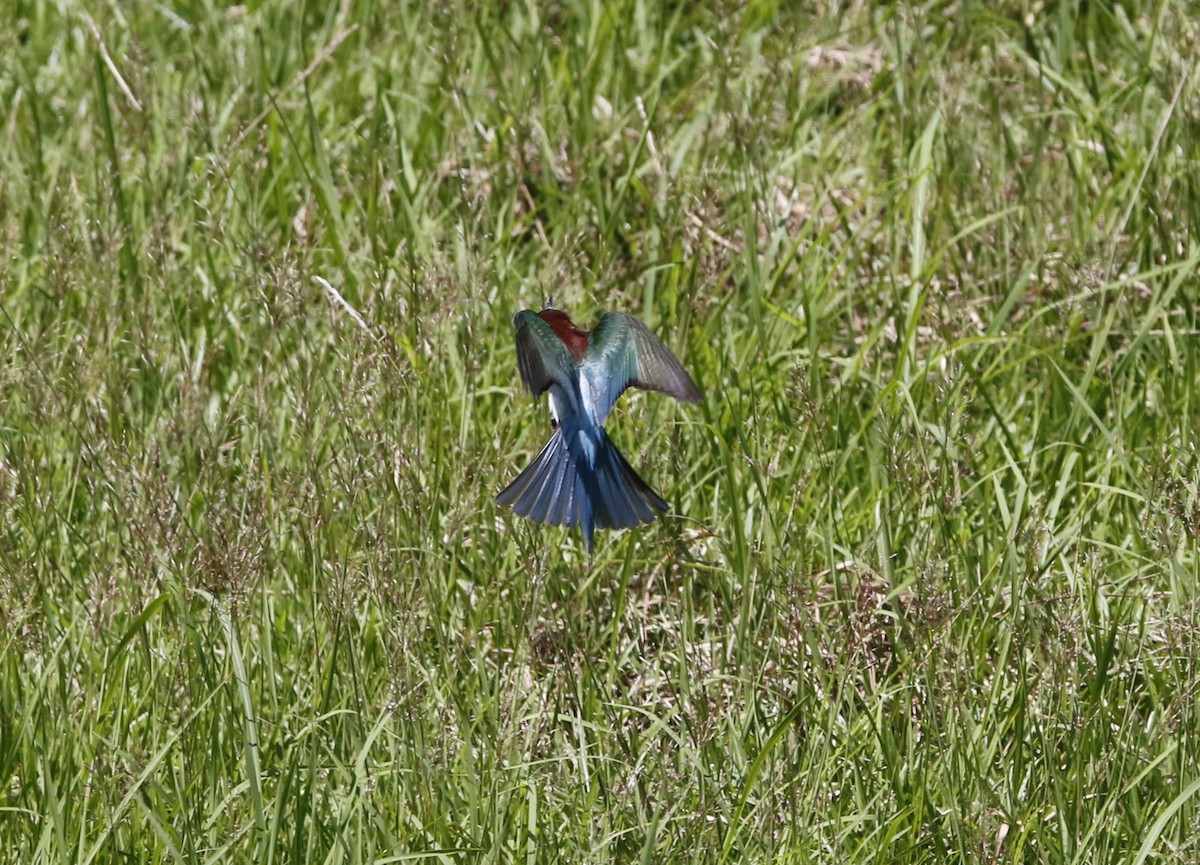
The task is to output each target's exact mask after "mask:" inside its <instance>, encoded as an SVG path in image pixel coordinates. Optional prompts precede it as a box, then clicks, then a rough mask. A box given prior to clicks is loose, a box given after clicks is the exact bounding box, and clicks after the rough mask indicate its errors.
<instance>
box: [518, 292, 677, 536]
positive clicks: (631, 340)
mask: <svg viewBox="0 0 1200 865" xmlns="http://www.w3.org/2000/svg"><path fill="white" fill-rule="evenodd" d="M552 303H553V301H552V300H551V301H549V302H548V303H547V306H546V308H545V309H543V310H542V311H540V312H534V311H533V310H531V309H526V310H522V311H521V312H519V313H517V315H516V316H515V317H514V318H513V327H514V328H515V329H516V340H517V366H518V368H519V369H520V372H521V380H522V381H523V382H524V384H525V387H526V388H527V389H528V390H529V392H530V393H531V394H533V396H534V398H537V397H539V396H541V395H542V394H543V393H545V392H546V391H549V392H550V416H551V420H550V427H551V429H552V433H551V435H550V440H549V441H548V442H546V445H545V446H544V447H543V448H542V450H541V453H539V454H538V455H537V457H536V458H535V459H534V460H533V462H532V463H530V464H529V466H528V467H526V469H525V470H524V471H522V472H521V473H520V474H519V475H518V476H517V478H516V480H514V481H513V482H512V483H511V484H509V485H508V486H507V487H505V488H504V489H503V490H501V491H500V493H499V494H497V496H496V501H497V502H499V503H500V504H501V505H505V506H510V507H512V509H513V510H514V511H515V512H516V513H517V514H519V515H520V516H523V517H527V518H529V519H530V520H533V521H534V522H535V523H545V524H549V525H555V526H567V527H569V528H573V527H575V526H579V527H580V528H581V529H582V530H583V543H584V546H585V548H586V549H587V554H588V556H589V557H590V556H591V555H592V545H593V536H594V534H595V530H596V528H609V529H627V528H632V527H634V526H637V525H639V524H641V523H652V522H654V517H655V514H654V512H655V511H666V510H667V509H668V507H669V506H668V505H667V502H666V501H665V500H664V499H663V497H662V496H660V495H659V494H658V493H656V492H655V491H654V490H653V489H652V488H651V487H650V485H649V484H647V483H646V482H645V481H644V480H642V478H641V477H639V476H638V473H637V472H636V471H634V470H633V467H632V466H631V465H630V464H629V461H628V460H626V459H625V457H624V456H623V455H622V454H621V452H620V451H619V450H617V446H616V445H615V444H613V442H612V440H611V439H610V438H609V437H608V433H606V432H605V431H604V422H605V420H607V419H608V414H609V411H610V410H611V409H612V407H613V404H614V403H615V402H616V401H617V399H618V398H619V397H620V396H621V394H622V393H624V392H625V390H626V389H627V388H629V387H637V388H641V389H643V390H653V391H659V392H660V393H665V394H668V395H670V396H673V397H675V399H677V400H680V401H681V402H685V403H698V402H700V400H701V393H700V389H699V388H697V387H696V383H695V382H694V381H692V377H691V376H690V375H688V373H687V371H686V370H685V369H684V368H683V366H682V365H681V364H680V363H679V361H678V360H676V358H675V356H674V355H673V354H671V351H670V349H668V348H667V347H666V346H665V345H663V343H662V340H660V339H659V338H658V337H657V336H655V335H654V332H653V331H651V330H650V328H648V327H647V326H646V325H645V324H643V323H642V322H641V321H640V320H638V319H637V318H634V317H633V316H632V315H629V314H628V313H625V312H606V313H604V314H603V315H601V316H600V320H599V321H598V322H597V323H596V326H595V328H593V329H592V330H591V331H590V332H589V331H585V330H581V329H580V328H579V327H578V326H576V324H575V323H574V322H573V321H571V317H570V316H569V315H567V313H565V312H563V311H562V310H559V309H554V308H553V307H552V306H551V304H552Z"/></svg>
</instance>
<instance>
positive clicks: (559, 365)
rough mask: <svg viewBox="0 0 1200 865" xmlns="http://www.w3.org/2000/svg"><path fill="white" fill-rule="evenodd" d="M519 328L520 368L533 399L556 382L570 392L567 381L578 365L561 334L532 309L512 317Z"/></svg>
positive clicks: (522, 377)
mask: <svg viewBox="0 0 1200 865" xmlns="http://www.w3.org/2000/svg"><path fill="white" fill-rule="evenodd" d="M513 326H514V327H515V328H516V329H517V366H518V367H519V368H520V370H521V381H523V382H525V387H527V388H529V392H530V393H531V394H533V395H534V396H539V395H540V394H542V393H544V392H545V391H546V390H548V389H549V387H550V385H552V384H555V383H557V384H558V385H559V386H560V387H562V388H563V389H564V390H568V391H569V390H570V381H569V380H568V379H566V378H565V376H566V375H568V374H569V371H570V370H571V369H572V368H573V367H574V366H575V359H574V358H573V357H571V352H570V351H569V350H568V349H567V347H566V345H564V344H563V341H562V340H561V339H559V338H558V334H556V333H555V332H554V330H553V329H552V328H551V327H550V325H548V324H546V322H544V321H543V320H542V318H541V316H539V315H538V314H537V313H536V312H534V311H533V310H530V309H526V310H522V311H521V312H518V313H517V315H516V317H514V318H513Z"/></svg>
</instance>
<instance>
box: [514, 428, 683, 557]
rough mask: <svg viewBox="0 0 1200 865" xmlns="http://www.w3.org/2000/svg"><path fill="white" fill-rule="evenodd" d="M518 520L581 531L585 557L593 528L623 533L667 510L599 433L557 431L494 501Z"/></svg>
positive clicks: (592, 429)
mask: <svg viewBox="0 0 1200 865" xmlns="http://www.w3.org/2000/svg"><path fill="white" fill-rule="evenodd" d="M496 501H497V502H499V503H500V504H502V505H509V506H511V507H512V509H513V510H514V511H516V512H517V513H518V514H519V515H520V516H523V517H528V518H529V519H531V520H533V521H534V522H538V523H548V524H549V525H554V526H567V527H573V526H579V527H580V528H582V529H583V542H584V545H585V546H586V547H587V551H588V555H591V553H592V535H593V532H594V530H595V528H596V527H600V528H609V529H627V528H632V527H633V526H636V525H638V524H639V523H651V522H653V521H654V511H655V510H658V511H665V510H667V508H668V505H667V503H666V502H665V501H664V500H663V498H662V497H661V496H660V495H659V494H658V493H656V492H655V491H654V490H653V489H651V488H650V485H649V484H647V483H646V482H645V481H644V480H642V479H641V477H639V476H638V473H637V472H636V471H634V469H633V467H632V466H631V465H630V464H629V462H628V461H627V460H626V459H625V457H624V456H623V455H622V454H621V452H620V451H619V450H617V446H616V445H614V444H613V443H612V440H611V439H610V438H609V437H608V435H607V433H605V432H604V430H603V428H597V427H593V428H590V429H585V428H581V427H580V426H579V425H577V424H573V423H567V424H564V425H560V426H559V427H558V428H557V429H555V430H554V434H553V435H552V436H550V441H548V442H546V446H545V447H543V448H542V450H541V453H539V454H538V455H537V457H536V458H535V459H534V461H533V462H532V463H530V464H529V466H528V467H527V468H526V469H525V470H524V471H523V472H521V474H519V475H518V476H517V478H516V480H514V481H513V482H512V483H511V484H509V485H508V486H507V487H505V488H504V489H503V490H501V491H500V493H499V494H498V495H497V496H496Z"/></svg>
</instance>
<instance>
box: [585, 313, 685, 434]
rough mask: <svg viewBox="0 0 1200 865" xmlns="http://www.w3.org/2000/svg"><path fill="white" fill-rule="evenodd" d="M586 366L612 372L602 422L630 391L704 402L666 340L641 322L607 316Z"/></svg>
mask: <svg viewBox="0 0 1200 865" xmlns="http://www.w3.org/2000/svg"><path fill="white" fill-rule="evenodd" d="M584 362H585V363H586V364H587V365H588V366H592V365H593V364H595V365H596V366H598V367H599V368H600V369H604V370H607V372H608V381H607V384H608V387H607V393H606V394H605V396H606V397H607V403H606V404H605V405H603V406H598V408H600V409H602V411H600V412H599V414H600V417H601V419H603V418H604V417H605V416H607V415H608V412H609V409H611V408H612V406H613V403H615V402H616V401H617V398H618V397H619V396H620V395H621V394H622V393H624V392H625V389H626V388H628V387H640V388H642V389H643V390H656V391H658V392H659V393H665V394H667V395H668V396H673V397H675V399H677V400H680V401H681V402H691V403H696V402H700V389H699V388H697V387H696V383H695V382H694V381H692V377H691V376H690V375H688V374H687V370H685V369H684V368H683V366H682V364H680V363H679V361H678V360H676V359H675V355H673V354H671V350H670V349H669V348H667V347H666V346H665V345H663V343H662V340H660V339H659V338H658V337H657V336H655V335H654V332H653V331H652V330H650V328H648V327H646V325H644V324H642V322H641V321H640V320H639V319H636V318H634V317H633V316H632V315H629V314H628V313H624V312H606V313H605V314H604V315H602V316H600V322H599V323H598V324H597V325H596V329H595V330H593V331H592V332H591V335H590V336H589V338H588V348H587V354H586V356H585V359H584Z"/></svg>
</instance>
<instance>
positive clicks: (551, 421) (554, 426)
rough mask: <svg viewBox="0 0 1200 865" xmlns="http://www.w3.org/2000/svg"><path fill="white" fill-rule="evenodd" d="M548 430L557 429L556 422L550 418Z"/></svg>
mask: <svg viewBox="0 0 1200 865" xmlns="http://www.w3.org/2000/svg"><path fill="white" fill-rule="evenodd" d="M550 429H558V420H557V419H555V418H550Z"/></svg>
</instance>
